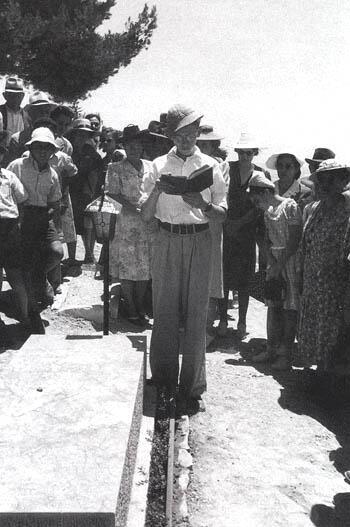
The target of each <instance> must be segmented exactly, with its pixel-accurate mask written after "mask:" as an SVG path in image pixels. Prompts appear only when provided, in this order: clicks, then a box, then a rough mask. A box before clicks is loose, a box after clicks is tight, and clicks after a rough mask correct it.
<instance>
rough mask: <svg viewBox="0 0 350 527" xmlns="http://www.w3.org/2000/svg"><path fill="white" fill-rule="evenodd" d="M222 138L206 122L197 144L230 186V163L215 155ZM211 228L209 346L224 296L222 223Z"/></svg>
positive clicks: (213, 223)
mask: <svg viewBox="0 0 350 527" xmlns="http://www.w3.org/2000/svg"><path fill="white" fill-rule="evenodd" d="M222 139H223V137H221V136H220V135H219V134H217V133H216V132H214V128H213V127H212V126H210V125H206V124H202V125H200V127H199V136H198V138H197V146H198V148H199V149H200V151H201V152H203V154H206V155H208V156H210V157H212V158H213V159H215V160H216V161H217V162H218V163H219V166H220V168H221V170H222V175H223V177H224V180H225V182H226V183H227V186H228V172H229V164H228V163H226V162H224V161H223V160H222V159H220V158H218V157H217V156H216V155H215V154H216V153H217V149H218V147H219V146H220V144H221V140H222ZM209 228H210V232H211V240H212V248H211V259H212V262H211V279H210V293H209V294H210V297H209V307H208V318H207V340H206V344H207V347H208V346H209V345H210V343H211V342H212V341H213V340H214V338H215V330H214V329H213V326H214V321H215V319H216V317H217V310H218V301H219V299H221V298H223V296H224V290H223V276H222V243H223V242H222V224H221V223H217V222H209Z"/></svg>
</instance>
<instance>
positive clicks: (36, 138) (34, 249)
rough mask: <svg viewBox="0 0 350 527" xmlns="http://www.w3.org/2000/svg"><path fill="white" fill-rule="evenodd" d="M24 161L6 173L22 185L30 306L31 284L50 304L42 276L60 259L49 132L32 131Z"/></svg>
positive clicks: (57, 195) (55, 179)
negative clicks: (13, 174) (24, 197)
mask: <svg viewBox="0 0 350 527" xmlns="http://www.w3.org/2000/svg"><path fill="white" fill-rule="evenodd" d="M25 146H26V147H29V151H30V154H29V156H28V157H21V158H19V159H16V160H14V161H13V162H12V163H10V165H9V166H8V169H9V170H10V171H12V172H14V173H15V174H16V176H17V177H18V178H19V180H20V181H21V182H22V184H23V186H24V188H25V190H26V192H27V194H28V199H27V201H26V202H25V204H24V208H23V219H22V222H21V235H22V243H23V252H24V263H25V270H26V278H27V285H28V293H29V295H30V300H31V302H32V303H34V292H33V284H35V285H36V287H37V288H38V289H39V290H40V298H39V300H40V301H42V302H43V303H46V304H47V303H52V301H53V294H52V288H51V287H50V286H49V284H48V281H47V279H46V275H47V273H48V272H49V271H51V270H52V269H54V268H55V267H56V266H57V264H58V263H59V262H60V261H61V259H62V257H63V250H62V244H61V242H60V241H59V234H58V232H57V231H60V200H61V197H62V194H61V189H60V183H59V179H58V176H57V173H56V172H55V170H54V169H53V168H52V167H50V165H49V160H50V158H51V156H52V155H53V154H54V153H55V152H57V150H58V147H57V144H56V142H55V138H54V135H53V133H52V132H51V130H49V129H48V128H45V127H41V128H36V129H35V130H34V131H33V133H32V137H31V139H30V141H28V142H27V143H26V145H25Z"/></svg>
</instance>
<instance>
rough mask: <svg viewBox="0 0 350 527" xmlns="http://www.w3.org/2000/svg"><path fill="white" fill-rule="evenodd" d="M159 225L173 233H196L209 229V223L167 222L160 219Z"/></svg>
mask: <svg viewBox="0 0 350 527" xmlns="http://www.w3.org/2000/svg"><path fill="white" fill-rule="evenodd" d="M159 226H160V227H161V228H162V229H165V230H166V231H169V232H171V233H173V234H196V233H197V232H202V231H205V230H207V229H209V223H167V222H165V221H160V222H159Z"/></svg>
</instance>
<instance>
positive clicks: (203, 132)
mask: <svg viewBox="0 0 350 527" xmlns="http://www.w3.org/2000/svg"><path fill="white" fill-rule="evenodd" d="M222 139H223V137H222V136H221V135H219V134H217V133H216V132H214V128H213V127H212V126H210V125H209V124H201V125H200V127H199V136H198V137H197V141H222Z"/></svg>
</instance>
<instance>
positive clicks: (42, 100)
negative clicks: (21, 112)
mask: <svg viewBox="0 0 350 527" xmlns="http://www.w3.org/2000/svg"><path fill="white" fill-rule="evenodd" d="M56 106H57V105H56V104H55V103H54V102H52V101H50V100H49V99H48V97H47V95H45V93H43V92H41V91H36V92H34V93H32V95H31V96H30V98H29V104H27V106H26V107H25V111H26V112H27V113H28V115H29V120H28V121H27V122H26V123H25V127H24V128H23V130H21V131H20V132H16V133H15V134H13V136H12V137H11V141H10V144H9V160H10V161H13V160H14V159H17V158H18V157H21V155H22V154H23V152H24V151H25V150H26V144H27V143H28V141H29V140H30V138H31V135H32V131H33V124H34V123H35V121H37V120H38V119H42V118H44V117H50V113H51V112H52V110H53V109H54V108H55V107H56Z"/></svg>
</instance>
